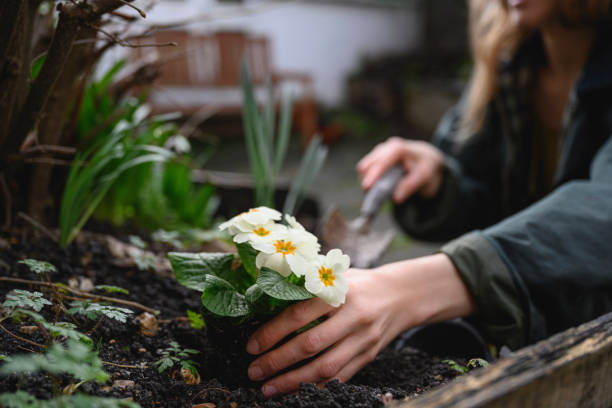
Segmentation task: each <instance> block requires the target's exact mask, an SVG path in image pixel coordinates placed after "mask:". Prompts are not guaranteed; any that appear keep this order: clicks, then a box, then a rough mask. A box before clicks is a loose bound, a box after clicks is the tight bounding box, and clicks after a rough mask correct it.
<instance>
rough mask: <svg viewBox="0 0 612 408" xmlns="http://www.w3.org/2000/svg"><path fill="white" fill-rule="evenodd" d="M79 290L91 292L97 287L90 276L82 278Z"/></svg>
mask: <svg viewBox="0 0 612 408" xmlns="http://www.w3.org/2000/svg"><path fill="white" fill-rule="evenodd" d="M80 280H81V282H80V283H79V290H80V291H81V292H86V293H89V292H91V291H92V290H94V289H95V287H94V284H93V282H92V281H91V279H89V278H80Z"/></svg>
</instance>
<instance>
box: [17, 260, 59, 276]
mask: <svg viewBox="0 0 612 408" xmlns="http://www.w3.org/2000/svg"><path fill="white" fill-rule="evenodd" d="M19 263H20V264H24V265H27V266H28V267H29V268H30V270H31V271H32V272H34V273H37V274H39V275H40V274H41V273H49V272H57V269H56V268H55V266H53V265H51V264H50V263H49V262H44V261H37V260H36V259H24V260H23V261H19Z"/></svg>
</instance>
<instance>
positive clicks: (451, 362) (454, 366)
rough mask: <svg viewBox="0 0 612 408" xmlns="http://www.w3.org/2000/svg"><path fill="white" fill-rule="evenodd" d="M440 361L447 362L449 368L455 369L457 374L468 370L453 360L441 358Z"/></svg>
mask: <svg viewBox="0 0 612 408" xmlns="http://www.w3.org/2000/svg"><path fill="white" fill-rule="evenodd" d="M442 362H443V363H446V364H448V365H449V366H450V368H451V369H452V370H454V371H456V372H457V373H458V374H459V375H462V374H465V373H467V372H468V369H467V368H466V367H464V366H462V365H461V364H459V363H457V362H456V361H455V360H442Z"/></svg>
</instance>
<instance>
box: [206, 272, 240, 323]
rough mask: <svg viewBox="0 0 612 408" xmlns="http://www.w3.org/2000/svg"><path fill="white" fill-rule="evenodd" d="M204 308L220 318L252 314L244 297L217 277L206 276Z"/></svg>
mask: <svg viewBox="0 0 612 408" xmlns="http://www.w3.org/2000/svg"><path fill="white" fill-rule="evenodd" d="M202 306H204V308H206V309H207V310H208V311H210V312H211V313H214V314H216V315H218V316H229V317H237V316H246V315H248V314H249V313H250V312H251V309H250V307H249V304H248V303H247V301H246V300H245V298H244V295H241V294H240V293H238V291H237V290H236V289H235V288H234V287H233V286H232V285H231V284H230V283H229V282H228V281H226V280H224V279H221V278H219V277H217V276H215V275H206V276H205V279H204V290H203V292H202Z"/></svg>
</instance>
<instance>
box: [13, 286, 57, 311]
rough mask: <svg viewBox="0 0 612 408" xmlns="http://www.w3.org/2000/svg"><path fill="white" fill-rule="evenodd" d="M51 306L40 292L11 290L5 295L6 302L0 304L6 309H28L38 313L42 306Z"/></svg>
mask: <svg viewBox="0 0 612 408" xmlns="http://www.w3.org/2000/svg"><path fill="white" fill-rule="evenodd" d="M51 304H52V303H51V302H50V301H48V300H47V299H45V298H44V297H43V294H42V293H40V292H30V291H27V290H21V289H13V290H12V291H10V292H9V293H7V295H6V300H5V301H4V303H2V306H3V307H7V308H8V307H10V308H17V307H19V308H29V309H33V310H35V311H37V312H40V310H41V309H42V308H43V306H45V305H51Z"/></svg>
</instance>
